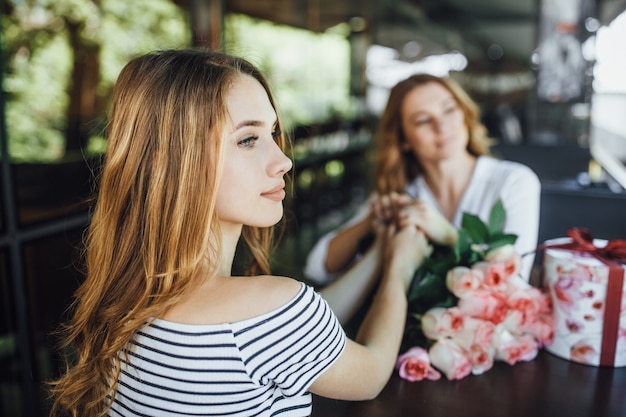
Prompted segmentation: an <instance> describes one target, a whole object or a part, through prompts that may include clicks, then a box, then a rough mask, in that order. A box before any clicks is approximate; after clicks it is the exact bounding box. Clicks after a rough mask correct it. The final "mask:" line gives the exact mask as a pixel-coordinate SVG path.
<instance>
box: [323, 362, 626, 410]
mask: <svg viewBox="0 0 626 417" xmlns="http://www.w3.org/2000/svg"><path fill="white" fill-rule="evenodd" d="M312 416H313V417H338V416H342V417H412V416H419V417H428V416H437V417H457V416H458V417H555V416H566V417H626V368H610V367H592V366H587V365H581V364H577V363H574V362H570V361H567V360H564V359H561V358H559V357H557V356H554V355H552V354H551V353H549V352H546V351H541V352H540V353H539V355H538V356H537V358H536V359H535V360H534V361H532V362H525V363H518V364H516V365H514V366H509V365H507V364H506V363H503V362H496V363H495V365H494V367H493V368H492V369H491V370H489V371H488V372H487V373H485V374H483V375H478V376H476V375H470V376H468V377H466V378H464V379H462V380H459V381H448V380H447V379H445V376H442V379H440V380H439V381H420V382H408V381H405V380H403V379H401V378H400V377H399V376H398V374H397V372H394V375H393V376H392V378H391V380H390V381H389V383H388V384H387V386H386V387H385V389H384V390H383V392H382V393H381V394H380V395H379V396H378V397H377V398H376V399H374V400H371V401H360V402H348V401H337V400H330V399H327V398H321V397H317V396H314V397H313V414H312Z"/></svg>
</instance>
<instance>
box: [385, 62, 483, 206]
mask: <svg viewBox="0 0 626 417" xmlns="http://www.w3.org/2000/svg"><path fill="white" fill-rule="evenodd" d="M428 83H437V84H439V85H441V86H442V87H444V88H445V89H446V90H448V91H449V92H450V93H451V94H452V97H454V100H455V101H456V102H457V103H458V105H459V107H460V108H461V110H462V111H463V115H464V118H465V125H466V126H467V130H468V133H469V143H468V145H467V150H468V151H469V152H470V153H471V154H472V155H475V156H478V155H488V154H489V153H490V151H489V148H490V146H491V144H492V140H491V139H490V138H489V137H488V136H487V129H486V127H485V126H484V125H483V124H482V123H481V121H480V111H479V109H478V106H477V105H476V103H475V102H474V101H473V100H472V99H471V98H470V97H469V95H468V94H467V93H466V92H465V91H464V90H463V88H461V86H460V85H459V84H458V83H457V82H455V81H454V80H453V79H451V78H447V77H436V76H434V75H430V74H416V75H412V76H410V77H409V78H407V79H405V80H403V81H400V82H399V83H398V84H396V85H395V86H394V87H393V88H392V89H391V92H390V94H389V99H388V101H387V106H386V107H385V110H384V112H383V114H382V116H381V118H380V122H379V125H378V129H377V132H376V137H375V148H376V153H375V177H374V178H375V184H374V186H375V189H376V192H378V193H379V194H387V193H390V192H392V191H395V192H398V193H404V192H405V188H406V186H407V184H408V183H410V182H411V181H413V180H414V179H415V178H417V176H418V175H419V174H420V173H422V172H423V169H422V166H421V164H420V162H419V160H418V159H417V158H416V157H415V155H414V153H413V152H411V151H409V150H404V149H403V143H404V141H405V137H404V133H403V131H402V103H403V101H404V99H405V97H406V96H407V94H408V93H409V92H411V91H413V89H415V88H417V87H421V86H423V85H425V84H428Z"/></svg>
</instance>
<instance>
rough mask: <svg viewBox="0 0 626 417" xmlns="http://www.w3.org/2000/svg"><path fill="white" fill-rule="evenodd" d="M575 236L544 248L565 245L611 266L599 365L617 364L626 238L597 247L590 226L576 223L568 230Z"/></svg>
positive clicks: (570, 234) (560, 247)
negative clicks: (576, 224) (584, 226)
mask: <svg viewBox="0 0 626 417" xmlns="http://www.w3.org/2000/svg"><path fill="white" fill-rule="evenodd" d="M567 235H568V236H569V237H570V238H571V239H572V241H571V242H569V243H561V244H553V245H551V244H544V245H542V246H541V249H550V248H552V249H566V250H572V251H578V252H583V253H588V254H590V255H592V256H594V257H596V258H598V259H599V260H600V261H602V262H603V263H605V264H606V265H607V266H608V267H609V280H608V284H607V288H606V300H605V304H604V320H603V325H602V346H601V349H600V365H605V366H613V365H615V351H616V347H617V336H618V332H619V318H620V309H621V301H622V291H623V288H624V269H623V268H624V267H623V266H622V264H624V263H626V240H610V241H609V242H607V244H606V245H605V246H604V247H602V248H598V247H596V246H595V245H594V244H593V238H592V236H591V233H589V230H587V229H584V228H580V227H574V228H571V229H569V230H568V231H567Z"/></svg>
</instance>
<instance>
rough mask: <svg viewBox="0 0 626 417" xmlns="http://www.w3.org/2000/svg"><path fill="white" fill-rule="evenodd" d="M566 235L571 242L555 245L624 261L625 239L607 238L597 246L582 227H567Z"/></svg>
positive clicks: (625, 258)
mask: <svg viewBox="0 0 626 417" xmlns="http://www.w3.org/2000/svg"><path fill="white" fill-rule="evenodd" d="M567 235H568V236H569V237H570V238H572V242H571V243H565V244H563V245H557V246H559V247H562V248H563V249H571V250H578V251H581V252H588V253H591V254H593V255H596V256H598V257H602V258H605V259H611V260H613V261H617V262H620V263H626V240H623V239H615V240H609V241H608V243H607V244H606V245H605V246H604V247H602V248H599V247H597V246H595V245H594V244H593V237H592V236H591V233H590V232H589V230H587V229H585V228H583V227H572V228H570V229H568V231H567Z"/></svg>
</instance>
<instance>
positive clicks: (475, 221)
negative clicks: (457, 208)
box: [461, 213, 489, 243]
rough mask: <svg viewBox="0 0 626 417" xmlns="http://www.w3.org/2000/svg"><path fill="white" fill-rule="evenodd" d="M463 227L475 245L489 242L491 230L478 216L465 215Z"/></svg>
mask: <svg viewBox="0 0 626 417" xmlns="http://www.w3.org/2000/svg"><path fill="white" fill-rule="evenodd" d="M461 227H462V228H463V229H465V231H466V232H467V234H468V235H469V237H470V238H471V239H472V241H473V243H487V242H489V230H488V229H487V226H485V223H483V222H482V220H480V218H479V217H478V216H476V215H473V214H469V213H463V219H462V221H461Z"/></svg>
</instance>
